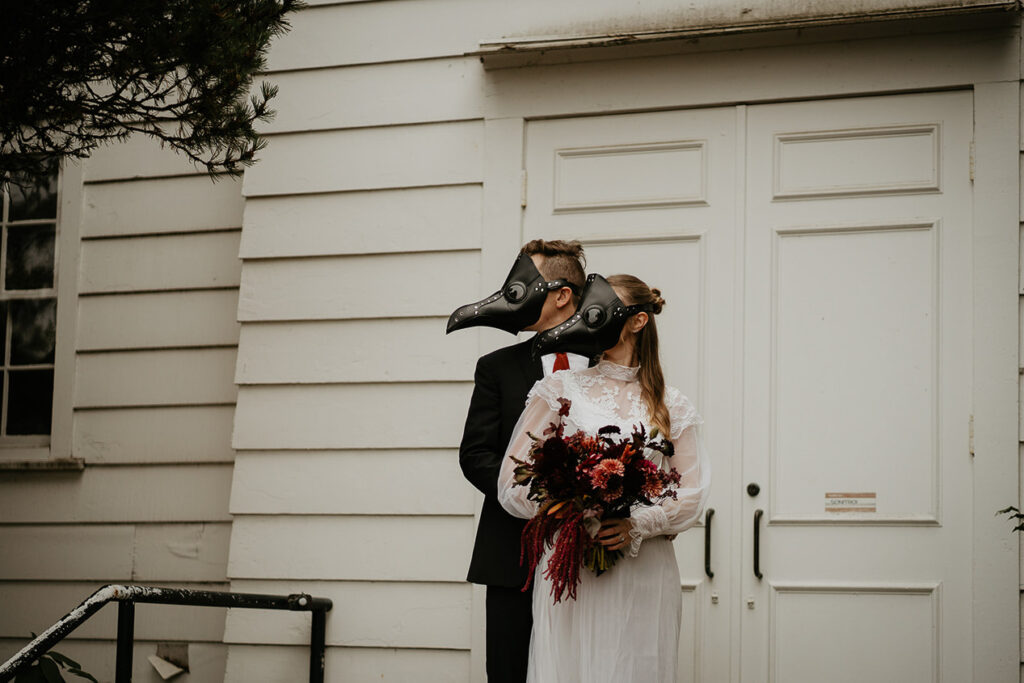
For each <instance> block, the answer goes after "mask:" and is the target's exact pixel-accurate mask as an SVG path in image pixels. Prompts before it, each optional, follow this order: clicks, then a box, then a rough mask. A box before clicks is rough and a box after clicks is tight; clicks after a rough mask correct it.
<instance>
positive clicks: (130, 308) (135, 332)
mask: <svg viewBox="0 0 1024 683" xmlns="http://www.w3.org/2000/svg"><path fill="white" fill-rule="evenodd" d="M237 309H238V291H237V290H234V289H217V290H209V291H193V292H159V293H148V294H113V295H107V296H86V297H82V298H81V299H79V301H78V311H79V320H78V350H79V351H105V350H116V349H144V348H168V347H179V346H190V347H196V346H224V345H234V344H237V343H238V331H239V325H238V323H237V322H236V321H235V317H236V311H237Z"/></svg>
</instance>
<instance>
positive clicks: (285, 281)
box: [238, 251, 501, 334]
mask: <svg viewBox="0 0 1024 683" xmlns="http://www.w3.org/2000/svg"><path fill="white" fill-rule="evenodd" d="M479 267H480V255H479V252H476V251H450V252H438V253H424V254H387V255H376V256H358V257H357V256H339V257H331V258H317V259H290V260H273V261H255V262H247V263H246V264H245V269H244V270H243V272H242V278H241V288H240V290H239V298H238V319H239V320H241V321H243V322H247V321H253V320H324V319H342V318H393V317H410V316H416V317H420V316H444V317H446V318H447V316H448V315H449V314H450V313H451V312H452V311H453V310H455V309H456V308H457V307H458V306H461V305H462V304H464V303H466V302H467V300H471V299H472V297H473V296H474V295H475V293H476V292H477V289H478V287H477V283H478V282H479V270H478V269H479ZM500 286H501V282H500V281H498V282H497V283H496V284H495V285H494V288H495V289H497V288H498V287H500ZM490 291H494V290H493V289H492V290H490ZM467 296H468V299H467ZM443 333H444V329H443V327H441V328H438V334H443Z"/></svg>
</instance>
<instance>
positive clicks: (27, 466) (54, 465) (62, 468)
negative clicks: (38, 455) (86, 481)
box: [0, 458, 85, 474]
mask: <svg viewBox="0 0 1024 683" xmlns="http://www.w3.org/2000/svg"><path fill="white" fill-rule="evenodd" d="M84 469H85V460H84V459H83V458H55V459H53V460H35V459H33V460H0V474H2V473H4V472H81V471H82V470H84Z"/></svg>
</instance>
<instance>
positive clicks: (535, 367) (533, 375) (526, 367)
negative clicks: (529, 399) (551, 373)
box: [517, 339, 544, 385]
mask: <svg viewBox="0 0 1024 683" xmlns="http://www.w3.org/2000/svg"><path fill="white" fill-rule="evenodd" d="M531 342H532V339H527V340H526V341H524V342H522V343H521V344H519V345H518V347H519V348H518V350H519V353H518V354H517V355H518V356H519V364H520V366H521V367H522V371H523V376H524V377H528V378H529V379H530V384H531V385H532V384H533V383H534V382H536V381H537V380H539V379H543V377H544V366H543V365H541V363H540V358H533V357H532V356H531V354H530V347H531V345H532V344H531Z"/></svg>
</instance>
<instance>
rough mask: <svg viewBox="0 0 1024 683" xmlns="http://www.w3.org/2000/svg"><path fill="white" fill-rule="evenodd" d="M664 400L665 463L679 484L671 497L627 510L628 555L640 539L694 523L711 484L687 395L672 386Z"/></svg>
mask: <svg viewBox="0 0 1024 683" xmlns="http://www.w3.org/2000/svg"><path fill="white" fill-rule="evenodd" d="M665 404H666V406H667V407H668V411H669V415H670V417H671V419H672V430H671V434H670V439H671V441H672V445H673V446H674V447H675V453H674V454H673V455H672V457H671V458H669V459H668V465H669V466H670V467H673V468H675V469H676V471H678V472H679V475H680V481H679V486H678V487H677V488H676V498H675V499H671V498H669V499H667V500H663V501H661V502H660V503H658V504H657V505H650V506H643V507H639V508H636V509H634V510H633V511H632V512H631V513H630V518H631V519H632V522H633V528H632V529H631V530H630V532H629V533H630V536H632V543H631V544H630V547H629V555H630V556H632V557H635V556H636V554H637V553H638V552H639V550H640V544H641V542H642V541H643V539H645V538H651V537H653V536H658V535H671V534H678V533H680V532H682V531H685V530H686V529H689V528H690V527H691V526H693V525H694V524H696V523H697V520H698V519H700V515H701V513H702V512H703V511H704V505H705V503H706V502H707V497H708V489H709V488H710V485H711V467H710V464H709V462H708V455H707V452H706V451H705V450H704V443H703V440H702V438H701V433H700V429H701V424H702V423H703V420H702V419H701V417H700V415H699V414H698V413H697V410H696V409H695V408H694V407H693V404H691V403H690V401H689V399H687V398H686V397H685V396H683V395H682V394H681V393H679V391H677V390H676V389H674V388H671V387H670V388H668V389H667V390H666V391H665Z"/></svg>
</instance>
